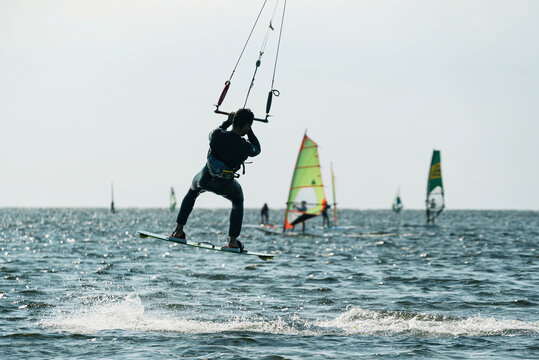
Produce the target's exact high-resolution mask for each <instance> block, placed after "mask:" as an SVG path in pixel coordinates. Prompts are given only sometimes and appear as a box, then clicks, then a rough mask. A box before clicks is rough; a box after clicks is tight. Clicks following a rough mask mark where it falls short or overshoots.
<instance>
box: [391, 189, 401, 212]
mask: <svg viewBox="0 0 539 360" xmlns="http://www.w3.org/2000/svg"><path fill="white" fill-rule="evenodd" d="M400 192H401V188H399V189H398V190H397V195H395V199H394V200H393V204H392V205H391V208H392V209H393V211H394V212H396V213H397V214H398V213H400V212H401V210H402V208H403V206H404V205H403V204H402V200H401V195H400Z"/></svg>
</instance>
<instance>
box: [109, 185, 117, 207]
mask: <svg viewBox="0 0 539 360" xmlns="http://www.w3.org/2000/svg"><path fill="white" fill-rule="evenodd" d="M110 199H111V201H110V212H111V213H113V214H114V213H116V209H114V183H113V182H112V181H111V183H110Z"/></svg>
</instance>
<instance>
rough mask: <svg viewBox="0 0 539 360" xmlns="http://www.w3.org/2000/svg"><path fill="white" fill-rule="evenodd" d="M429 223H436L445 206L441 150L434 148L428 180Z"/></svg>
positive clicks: (427, 204)
mask: <svg viewBox="0 0 539 360" xmlns="http://www.w3.org/2000/svg"><path fill="white" fill-rule="evenodd" d="M425 203H426V207H427V224H428V223H434V219H435V218H436V217H437V216H438V215H440V214H441V213H442V211H443V210H444V207H445V199H444V186H443V183H442V168H441V158H440V151H439V150H434V151H433V153H432V160H431V163H430V169H429V179H428V182H427V199H426V201H425Z"/></svg>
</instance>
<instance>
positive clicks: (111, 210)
mask: <svg viewBox="0 0 539 360" xmlns="http://www.w3.org/2000/svg"><path fill="white" fill-rule="evenodd" d="M110 212H111V213H113V214H115V213H116V209H115V208H114V201H112V202H111V203H110Z"/></svg>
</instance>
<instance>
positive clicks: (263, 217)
mask: <svg viewBox="0 0 539 360" xmlns="http://www.w3.org/2000/svg"><path fill="white" fill-rule="evenodd" d="M260 223H261V224H264V225H268V224H269V208H268V204H267V203H264V206H262V209H260Z"/></svg>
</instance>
